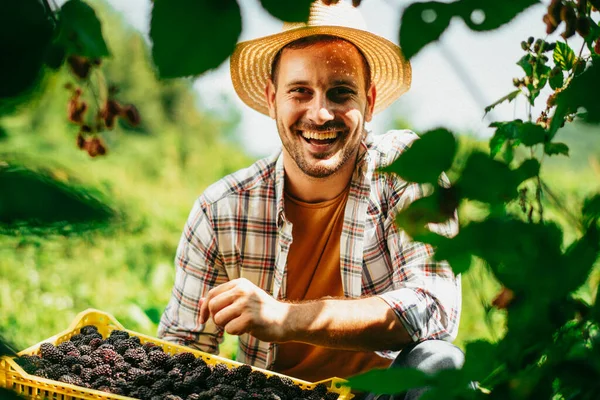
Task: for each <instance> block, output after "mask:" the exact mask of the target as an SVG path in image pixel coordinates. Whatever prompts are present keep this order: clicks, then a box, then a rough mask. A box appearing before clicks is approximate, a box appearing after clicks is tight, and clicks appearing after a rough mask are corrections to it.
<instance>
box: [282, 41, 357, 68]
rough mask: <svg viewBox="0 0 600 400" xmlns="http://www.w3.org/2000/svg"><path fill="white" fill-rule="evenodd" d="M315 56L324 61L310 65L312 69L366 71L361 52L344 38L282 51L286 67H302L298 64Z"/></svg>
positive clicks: (309, 60)
mask: <svg viewBox="0 0 600 400" xmlns="http://www.w3.org/2000/svg"><path fill="white" fill-rule="evenodd" d="M315 58H319V62H322V63H319V64H311V65H308V66H307V67H308V68H310V69H311V70H315V69H318V68H325V69H331V70H333V71H335V72H340V73H341V72H345V73H348V72H355V73H364V72H365V71H364V70H363V62H362V56H361V53H360V52H359V51H358V49H357V48H356V46H354V45H353V44H352V43H349V42H347V41H345V40H342V39H339V40H335V41H331V40H328V41H319V42H315V43H311V44H310V45H309V46H306V47H302V48H295V47H291V48H285V49H284V50H283V52H282V53H281V62H282V64H285V66H284V68H285V69H288V68H291V69H296V68H300V66H299V65H297V64H302V63H305V62H314V59H315ZM294 64H296V65H295V66H294ZM305 67H306V66H305Z"/></svg>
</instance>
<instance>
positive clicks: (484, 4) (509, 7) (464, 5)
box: [456, 0, 539, 31]
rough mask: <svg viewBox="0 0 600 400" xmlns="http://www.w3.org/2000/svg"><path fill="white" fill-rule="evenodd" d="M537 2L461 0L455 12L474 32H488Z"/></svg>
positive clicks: (531, 0) (535, 0)
mask: <svg viewBox="0 0 600 400" xmlns="http://www.w3.org/2000/svg"><path fill="white" fill-rule="evenodd" d="M538 2H539V1H538V0H503V1H485V0H461V1H458V2H457V5H456V12H457V14H460V16H461V17H462V18H463V20H464V21H465V23H466V24H467V26H468V27H469V28H471V29H472V30H474V31H490V30H493V29H497V28H499V27H501V26H502V25H504V24H506V23H508V22H510V21H511V20H512V19H513V18H515V17H516V16H517V15H519V14H520V13H521V12H522V11H524V10H525V9H527V8H529V7H530V6H532V5H534V4H536V3H538Z"/></svg>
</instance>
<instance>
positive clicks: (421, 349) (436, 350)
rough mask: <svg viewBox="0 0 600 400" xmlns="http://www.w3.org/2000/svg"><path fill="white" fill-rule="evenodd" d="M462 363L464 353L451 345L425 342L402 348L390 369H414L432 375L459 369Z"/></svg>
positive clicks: (437, 341)
mask: <svg viewBox="0 0 600 400" xmlns="http://www.w3.org/2000/svg"><path fill="white" fill-rule="evenodd" d="M464 361H465V355H464V353H463V352H462V351H461V350H460V349H459V348H458V347H456V346H454V345H453V344H452V343H449V342H445V341H443V340H426V341H424V342H420V343H416V344H413V345H410V346H407V347H406V348H404V349H403V350H402V351H401V352H400V355H398V357H397V358H396V360H394V362H393V364H392V367H393V368H396V367H401V368H416V369H418V370H421V371H423V372H426V373H428V374H432V373H436V372H437V371H440V370H443V369H459V368H461V367H462V365H463V363H464Z"/></svg>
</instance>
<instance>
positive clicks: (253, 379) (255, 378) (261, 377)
mask: <svg viewBox="0 0 600 400" xmlns="http://www.w3.org/2000/svg"><path fill="white" fill-rule="evenodd" d="M266 382H267V376H266V375H265V374H263V373H262V372H260V371H252V372H250V375H248V379H247V380H246V388H247V389H262V388H263V387H264V386H265V384H266Z"/></svg>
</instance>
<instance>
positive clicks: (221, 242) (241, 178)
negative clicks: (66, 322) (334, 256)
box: [158, 131, 461, 368]
mask: <svg viewBox="0 0 600 400" xmlns="http://www.w3.org/2000/svg"><path fill="white" fill-rule="evenodd" d="M416 138H417V135H415V134H414V133H412V132H410V131H390V132H388V133H386V134H384V135H380V136H372V135H369V136H368V137H367V139H366V141H365V142H364V143H363V145H364V146H366V150H367V151H366V153H365V154H364V156H363V157H362V158H361V159H360V160H359V162H358V163H357V166H356V168H355V171H354V173H353V176H352V182H351V184H350V192H349V195H348V201H347V204H346V210H345V215H344V223H343V224H344V225H343V230H342V234H341V237H340V253H341V254H340V273H341V276H342V285H343V289H344V294H345V296H346V297H348V298H357V297H361V296H374V295H376V296H380V297H381V298H382V299H383V300H385V301H386V302H387V304H388V305H389V306H390V307H392V308H393V310H394V311H395V312H396V314H397V316H398V318H399V319H400V320H401V321H402V323H403V324H404V326H405V327H406V329H407V331H408V333H409V334H410V336H411V337H412V339H413V340H414V341H420V340H424V339H433V338H435V339H444V340H450V341H451V340H453V339H454V338H455V337H456V334H457V331H458V323H459V319H460V309H461V284H460V276H455V275H454V274H453V273H452V269H451V268H450V266H449V265H448V264H447V263H445V262H434V261H433V260H432V259H431V256H432V248H431V247H430V246H429V245H425V244H423V243H419V242H414V241H412V240H411V239H410V238H409V237H408V236H407V235H406V234H405V233H404V232H403V231H402V230H399V229H398V228H397V227H396V226H395V224H394V219H395V215H396V214H397V212H398V210H401V209H403V208H405V207H406V206H407V205H408V204H410V203H411V202H412V201H414V200H416V199H417V198H420V197H423V196H425V195H427V194H428V192H429V190H428V189H429V188H427V187H424V186H423V185H418V184H414V183H407V182H405V181H403V180H401V179H400V178H398V177H397V176H395V175H389V174H383V173H380V172H377V169H378V168H380V167H383V166H386V165H389V164H390V163H392V162H393V161H394V160H395V159H396V158H397V157H398V155H399V154H400V153H401V152H402V151H403V150H404V149H406V148H407V147H409V146H410V144H411V143H412V142H413V141H414V140H415V139H416ZM443 180H445V181H446V182H447V180H446V178H445V176H444V177H443ZM283 185H284V170H283V159H282V155H281V153H279V154H276V155H274V156H272V157H270V158H265V159H263V160H260V161H257V162H256V163H255V164H253V165H252V166H250V167H249V168H246V169H243V170H240V171H238V172H235V173H234V174H232V175H229V176H226V177H225V178H223V179H221V180H220V181H218V182H217V183H215V184H213V185H212V186H210V187H209V188H208V189H206V191H205V192H204V193H203V194H202V195H201V196H200V197H199V199H198V200H197V201H196V202H195V204H194V206H193V208H192V211H191V213H190V215H189V218H188V220H187V223H186V225H185V228H184V230H183V234H182V236H181V241H180V243H179V247H178V249H177V254H176V257H175V266H176V276H175V284H174V287H173V292H172V295H171V299H170V301H169V303H168V305H167V307H166V309H165V312H164V314H163V316H162V319H161V322H160V325H159V330H158V336H159V337H162V338H164V339H165V340H168V341H172V342H176V343H178V344H183V345H186V346H189V347H192V348H196V349H199V350H202V351H205V352H209V353H215V354H216V353H218V346H219V344H220V343H221V342H222V340H223V338H222V336H223V330H222V328H219V327H217V326H215V324H214V323H213V322H212V319H210V320H209V321H208V322H206V323H205V324H201V323H200V314H199V311H200V308H199V306H198V304H199V300H200V298H201V297H203V296H205V295H206V294H207V292H208V291H209V290H210V289H211V288H213V287H215V286H217V285H219V284H222V283H224V282H227V281H228V280H230V279H236V278H240V277H243V278H246V279H248V280H250V281H251V282H253V283H254V284H255V285H257V286H258V287H260V288H262V289H264V290H265V291H267V292H268V293H270V294H271V295H273V296H274V297H275V298H277V299H280V300H285V299H286V259H287V255H288V252H289V249H290V245H291V243H292V224H291V223H290V222H289V221H288V220H287V219H286V217H285V212H284V188H283ZM430 229H432V230H434V231H436V232H437V233H440V234H443V235H446V236H453V235H455V234H456V233H457V230H458V224H457V222H456V219H452V220H450V221H449V222H447V223H444V224H437V225H431V224H430ZM238 343H239V344H238V346H239V347H238V353H237V360H238V361H241V362H244V363H247V364H251V365H254V366H257V367H261V368H270V367H272V365H273V363H274V361H275V357H276V355H277V344H276V343H267V342H263V341H260V340H258V339H256V338H255V337H252V336H250V335H249V334H243V335H241V336H240V337H239V342H238ZM378 354H380V355H382V356H385V357H390V358H391V357H394V356H396V355H397V352H393V351H382V352H378Z"/></svg>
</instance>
